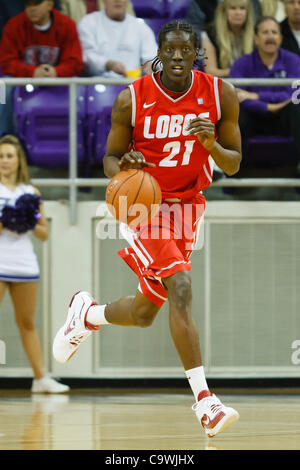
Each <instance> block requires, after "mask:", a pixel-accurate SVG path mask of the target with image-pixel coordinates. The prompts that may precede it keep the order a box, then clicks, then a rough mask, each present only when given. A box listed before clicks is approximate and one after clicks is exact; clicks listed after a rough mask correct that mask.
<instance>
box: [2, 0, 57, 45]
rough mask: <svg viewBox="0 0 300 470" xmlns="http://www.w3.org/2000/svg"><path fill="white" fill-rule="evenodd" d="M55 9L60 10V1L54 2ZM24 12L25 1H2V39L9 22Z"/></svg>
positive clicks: (55, 0)
mask: <svg viewBox="0 0 300 470" xmlns="http://www.w3.org/2000/svg"><path fill="white" fill-rule="evenodd" d="M54 8H56V9H57V10H60V0H54ZM23 10H24V0H13V1H12V0H0V38H1V36H2V30H3V28H4V26H5V25H6V23H7V22H8V20H9V19H10V18H12V17H13V16H16V15H18V14H19V13H22V11H23Z"/></svg>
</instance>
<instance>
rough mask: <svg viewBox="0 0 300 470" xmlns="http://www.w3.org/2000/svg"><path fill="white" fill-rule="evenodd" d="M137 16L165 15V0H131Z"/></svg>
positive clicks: (154, 16)
mask: <svg viewBox="0 0 300 470" xmlns="http://www.w3.org/2000/svg"><path fill="white" fill-rule="evenodd" d="M132 4H133V8H134V11H135V14H136V16H137V17H138V18H162V17H166V16H167V10H166V0H132Z"/></svg>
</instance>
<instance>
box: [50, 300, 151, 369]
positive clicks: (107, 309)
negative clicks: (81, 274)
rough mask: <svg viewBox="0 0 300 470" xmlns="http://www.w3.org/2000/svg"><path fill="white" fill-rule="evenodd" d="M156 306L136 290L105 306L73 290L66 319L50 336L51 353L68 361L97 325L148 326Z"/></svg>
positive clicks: (98, 326)
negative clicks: (51, 341)
mask: <svg viewBox="0 0 300 470" xmlns="http://www.w3.org/2000/svg"><path fill="white" fill-rule="evenodd" d="M159 309H160V307H159V306H157V305H155V304H154V303H153V302H151V301H150V300H149V299H148V298H147V297H146V296H145V295H144V294H142V293H141V292H139V291H137V293H136V296H135V297H133V296H130V297H124V298H121V299H119V300H117V301H115V302H112V303H111V304H107V305H98V304H97V303H96V301H95V300H94V299H93V297H92V296H91V295H90V294H89V293H88V292H83V291H81V292H77V293H76V294H74V295H73V297H72V299H71V302H70V304H69V309H68V315H67V319H66V321H65V323H64V325H63V326H62V327H61V328H60V329H59V330H58V332H57V334H56V336H55V338H54V342H53V355H54V357H55V359H56V360H57V361H59V362H66V361H68V360H69V359H71V357H72V356H73V354H74V353H75V352H76V351H77V349H78V347H79V345H80V343H81V342H82V341H84V340H85V339H86V338H87V337H88V336H90V334H91V332H92V330H98V329H99V328H100V326H101V325H105V324H108V323H110V324H114V325H120V326H139V327H147V326H150V325H151V324H152V322H153V320H154V318H155V317H156V315H157V313H158V311H159Z"/></svg>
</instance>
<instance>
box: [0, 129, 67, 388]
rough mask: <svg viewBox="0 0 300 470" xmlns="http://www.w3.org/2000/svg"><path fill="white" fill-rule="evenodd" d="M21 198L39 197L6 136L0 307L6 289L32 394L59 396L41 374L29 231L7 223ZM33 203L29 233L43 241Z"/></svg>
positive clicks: (0, 156) (1, 169) (0, 175)
mask: <svg viewBox="0 0 300 470" xmlns="http://www.w3.org/2000/svg"><path fill="white" fill-rule="evenodd" d="M25 194H26V195H27V200H28V194H31V195H38V196H40V193H39V191H38V190H37V189H36V188H34V187H33V186H32V185H31V184H30V178H29V172H28V167H27V163H26V157H25V153H24V150H23V147H22V145H21V143H20V141H19V140H18V139H17V138H16V137H14V136H12V135H6V136H4V137H2V138H1V139H0V303H1V301H2V299H3V297H4V294H5V292H6V290H7V289H8V291H9V294H10V297H11V300H12V303H13V306H14V311H15V320H16V323H17V326H18V328H19V332H20V335H21V340H22V344H23V347H24V350H25V352H26V355H27V357H28V359H29V362H30V365H31V367H32V370H33V374H34V379H33V383H32V389H31V390H32V392H37V393H61V392H66V391H68V390H69V387H68V386H67V385H63V384H60V383H58V382H56V381H55V380H54V379H52V378H51V377H49V376H47V375H45V374H44V370H43V355H42V349H41V344H40V340H39V336H38V332H37V330H36V328H35V324H34V315H35V309H36V300H37V291H38V281H39V266H38V261H37V257H36V255H35V253H34V250H33V245H32V241H31V238H30V233H29V232H30V230H28V231H27V230H26V229H27V227H26V225H24V224H23V225H22V224H21V225H20V222H19V223H18V222H16V221H15V220H16V219H15V218H11V220H10V219H9V214H10V212H8V211H14V209H13V208H14V207H15V208H16V207H17V206H16V205H15V203H16V201H18V200H19V201H20V199H19V198H20V196H23V195H25ZM29 199H30V198H29ZM36 199H37V198H31V200H34V201H35V202H37V204H38V207H37V210H38V212H37V213H36V222H33V223H32V225H33V226H32V233H33V235H34V236H35V237H36V238H38V239H39V240H41V241H45V240H47V238H48V226H47V220H46V218H45V215H44V211H43V206H42V204H40V201H36ZM23 200H24V198H23ZM23 205H24V202H23ZM18 207H19V206H18ZM20 208H21V206H20ZM24 210H25V206H24V208H23V206H22V211H24ZM22 214H23V212H22ZM4 215H5V217H4ZM14 224H15V226H14ZM27 225H28V223H27ZM7 227H9V229H8V228H7ZM3 313H4V312H3ZM3 313H2V314H3Z"/></svg>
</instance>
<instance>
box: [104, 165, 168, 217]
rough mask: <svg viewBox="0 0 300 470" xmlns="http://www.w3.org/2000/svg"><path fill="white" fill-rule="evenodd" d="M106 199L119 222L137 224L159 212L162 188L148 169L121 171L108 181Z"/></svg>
mask: <svg viewBox="0 0 300 470" xmlns="http://www.w3.org/2000/svg"><path fill="white" fill-rule="evenodd" d="M105 200H106V204H107V206H108V209H109V211H110V213H111V214H112V215H113V216H114V217H115V218H116V219H117V220H118V221H119V222H124V223H126V224H127V225H133V226H136V225H138V224H141V223H146V222H147V221H149V220H150V219H151V218H152V217H153V216H154V215H155V214H157V212H158V210H159V207H160V204H161V189H160V186H159V184H158V182H157V181H156V179H155V178H153V176H151V175H150V173H147V172H146V171H143V170H126V171H120V173H117V174H116V175H115V176H114V177H113V178H112V179H111V180H110V182H109V183H108V186H107V188H106V193H105Z"/></svg>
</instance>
